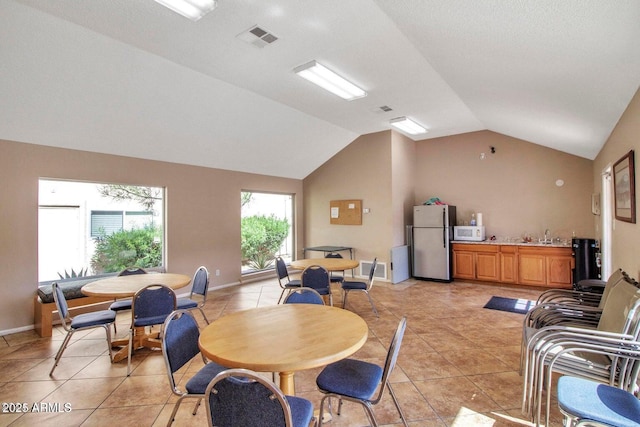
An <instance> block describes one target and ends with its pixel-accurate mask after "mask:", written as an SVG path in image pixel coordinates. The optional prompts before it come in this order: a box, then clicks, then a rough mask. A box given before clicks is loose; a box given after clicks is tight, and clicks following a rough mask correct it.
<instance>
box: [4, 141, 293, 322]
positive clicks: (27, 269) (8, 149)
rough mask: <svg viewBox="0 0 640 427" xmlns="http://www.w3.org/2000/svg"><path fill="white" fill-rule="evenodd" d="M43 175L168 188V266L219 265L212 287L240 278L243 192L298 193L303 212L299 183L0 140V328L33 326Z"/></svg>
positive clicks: (172, 268)
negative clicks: (40, 193) (41, 181)
mask: <svg viewBox="0 0 640 427" xmlns="http://www.w3.org/2000/svg"><path fill="white" fill-rule="evenodd" d="M41 177H44V178H57V179H71V180H86V181H95V182H105V183H122V184H136V185H150V186H158V187H166V188H167V207H168V208H167V260H166V266H167V270H168V271H171V272H179V273H185V274H189V275H191V274H193V272H194V271H195V269H196V268H197V267H198V266H200V265H205V266H207V268H209V270H210V272H211V273H213V272H214V271H215V270H216V269H220V272H221V275H220V276H219V277H215V275H213V274H212V277H211V280H212V285H214V286H215V285H222V284H229V283H237V282H239V281H240V278H241V274H240V258H241V255H240V191H241V190H243V189H244V190H262V191H270V192H280V193H289V194H295V196H296V198H295V200H296V211H297V212H302V181H300V180H292V179H285V178H274V177H268V176H262V175H254V174H247V173H240V172H230V171H224V170H218V169H208V168H201V167H195V166H186V165H180V164H174V163H166V162H157V161H150V160H140V159H133V158H127V157H119V156H111V155H102V154H95V153H89V152H83V151H74V150H65V149H58V148H51V147H44V146H38V145H32V144H23V143H16V142H8V141H1V140H0V182H2V191H0V207H1V211H2V222H0V236H2V238H1V240H0V260H1V261H0V294H1V295H3V298H2V299H0V331H7V330H12V329H17V328H22V327H25V326H28V325H32V324H33V296H34V294H35V291H36V287H37V281H38V272H37V268H38V262H37V256H38V230H37V225H38V208H37V207H38V179H39V178H41ZM301 242H302V240H301V237H299V238H298V240H297V242H296V243H297V246H301Z"/></svg>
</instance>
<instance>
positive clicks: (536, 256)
mask: <svg viewBox="0 0 640 427" xmlns="http://www.w3.org/2000/svg"><path fill="white" fill-rule="evenodd" d="M528 249H532V252H530V251H529V250H528ZM518 252H519V253H518V283H520V284H522V285H537V286H544V285H546V283H547V274H546V269H545V256H544V255H543V254H541V253H540V252H539V251H538V250H533V248H527V250H520V251H518Z"/></svg>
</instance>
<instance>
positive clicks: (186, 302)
mask: <svg viewBox="0 0 640 427" xmlns="http://www.w3.org/2000/svg"><path fill="white" fill-rule="evenodd" d="M197 306H198V302H197V301H194V300H192V299H190V298H178V300H177V301H176V310H188V309H190V308H196V307H197Z"/></svg>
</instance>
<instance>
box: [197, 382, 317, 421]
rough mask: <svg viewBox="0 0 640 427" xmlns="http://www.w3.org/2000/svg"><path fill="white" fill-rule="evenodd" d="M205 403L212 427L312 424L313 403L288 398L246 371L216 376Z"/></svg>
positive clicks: (271, 384)
mask: <svg viewBox="0 0 640 427" xmlns="http://www.w3.org/2000/svg"><path fill="white" fill-rule="evenodd" d="M205 402H206V405H207V415H208V416H207V421H208V422H209V426H210V427H213V426H216V427H235V426H286V427H308V426H309V423H310V422H311V421H312V420H313V405H312V404H311V402H309V401H308V400H307V399H303V398H301V397H295V396H285V395H284V394H283V393H282V392H281V391H280V389H279V388H278V387H277V386H276V385H275V384H273V383H272V382H270V381H268V380H266V379H264V378H262V377H261V376H259V375H258V374H256V373H255V372H253V371H249V370H247V369H229V370H226V371H223V372H221V373H219V374H218V375H216V376H215V377H214V378H213V380H211V382H210V383H209V385H208V386H207V389H206V392H205Z"/></svg>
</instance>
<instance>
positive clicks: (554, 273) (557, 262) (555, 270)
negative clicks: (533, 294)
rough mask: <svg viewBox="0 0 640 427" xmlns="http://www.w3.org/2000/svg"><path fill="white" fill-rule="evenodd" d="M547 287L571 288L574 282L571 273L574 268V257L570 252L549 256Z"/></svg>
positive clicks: (547, 260)
mask: <svg viewBox="0 0 640 427" xmlns="http://www.w3.org/2000/svg"><path fill="white" fill-rule="evenodd" d="M546 262H547V265H546V267H547V286H552V287H571V286H572V283H573V280H572V277H571V271H572V268H573V257H572V256H571V253H570V252H569V254H568V255H566V254H553V255H549V256H547V259H546Z"/></svg>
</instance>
